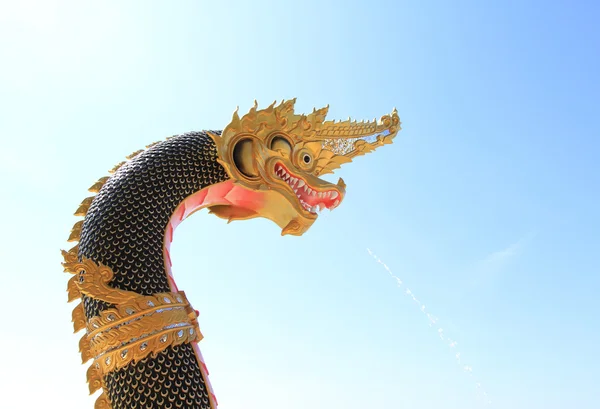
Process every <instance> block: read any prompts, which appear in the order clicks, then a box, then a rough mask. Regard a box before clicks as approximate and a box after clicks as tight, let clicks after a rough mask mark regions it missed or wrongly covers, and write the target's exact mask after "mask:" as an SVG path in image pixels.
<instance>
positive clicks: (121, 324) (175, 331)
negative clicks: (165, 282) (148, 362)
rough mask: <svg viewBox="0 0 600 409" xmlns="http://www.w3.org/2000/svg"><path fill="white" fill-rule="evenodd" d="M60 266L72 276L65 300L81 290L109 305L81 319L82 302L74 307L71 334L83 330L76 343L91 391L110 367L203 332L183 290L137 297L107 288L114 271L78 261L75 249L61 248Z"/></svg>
mask: <svg viewBox="0 0 600 409" xmlns="http://www.w3.org/2000/svg"><path fill="white" fill-rule="evenodd" d="M63 257H64V262H63V266H64V268H65V271H66V272H69V273H71V274H74V276H73V277H72V278H71V280H69V298H70V299H74V298H76V296H81V294H85V295H87V296H89V297H92V298H95V299H98V300H102V301H104V302H107V303H109V304H113V305H114V308H109V309H107V310H104V311H102V312H101V313H100V315H99V316H97V317H93V318H92V319H90V320H89V321H87V322H86V319H85V314H84V311H83V306H82V304H78V305H77V307H75V309H74V310H73V325H74V329H75V332H77V331H79V330H81V329H84V328H85V329H86V333H85V334H84V336H83V337H82V338H81V340H80V342H79V351H80V352H81V358H82V361H83V362H84V363H85V362H87V361H88V360H90V359H93V363H92V366H91V367H90V368H89V369H88V371H87V378H88V383H89V389H90V393H93V392H95V391H97V390H98V389H100V388H101V387H102V386H103V381H102V379H103V376H104V375H105V374H107V373H109V372H111V371H115V370H118V369H120V368H123V367H125V366H126V365H128V364H129V363H131V362H137V361H139V360H141V359H144V358H146V357H147V356H149V355H151V354H152V355H155V354H157V353H158V352H161V351H163V350H165V349H166V348H167V347H169V346H174V345H180V344H183V343H190V342H199V341H200V340H202V338H203V337H202V334H201V332H200V329H199V327H198V321H197V314H196V311H195V310H194V309H193V308H192V307H191V306H190V304H189V302H188V300H187V297H186V296H185V293H184V292H177V293H172V292H168V293H158V294H154V295H148V296H147V295H141V294H138V293H135V292H132V291H125V290H120V289H117V288H114V287H111V286H110V285H109V284H108V283H109V282H110V281H111V280H112V278H113V276H114V273H113V271H112V270H111V269H110V268H109V267H107V266H105V265H102V264H97V263H95V262H93V261H92V260H90V259H86V258H82V259H81V261H79V260H78V258H77V254H76V252H73V251H69V252H67V251H63Z"/></svg>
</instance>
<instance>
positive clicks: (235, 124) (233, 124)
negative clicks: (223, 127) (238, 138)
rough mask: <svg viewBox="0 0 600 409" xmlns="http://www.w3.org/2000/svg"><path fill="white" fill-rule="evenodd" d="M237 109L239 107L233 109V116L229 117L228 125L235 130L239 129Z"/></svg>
mask: <svg viewBox="0 0 600 409" xmlns="http://www.w3.org/2000/svg"><path fill="white" fill-rule="evenodd" d="M239 109H240V107H239V106H238V107H237V108H235V111H233V116H232V117H231V123H230V124H229V126H231V128H232V129H235V130H237V129H239V128H240V116H239V115H238V111H239Z"/></svg>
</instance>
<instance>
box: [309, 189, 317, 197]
mask: <svg viewBox="0 0 600 409" xmlns="http://www.w3.org/2000/svg"><path fill="white" fill-rule="evenodd" d="M309 190H310V189H309ZM310 194H311V195H313V196H316V195H317V192H316V191H315V190H313V191H312V192H310Z"/></svg>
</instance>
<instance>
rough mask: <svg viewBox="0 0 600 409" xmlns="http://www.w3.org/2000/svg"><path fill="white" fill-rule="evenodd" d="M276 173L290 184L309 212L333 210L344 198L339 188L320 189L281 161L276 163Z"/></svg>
mask: <svg viewBox="0 0 600 409" xmlns="http://www.w3.org/2000/svg"><path fill="white" fill-rule="evenodd" d="M275 175H277V176H278V177H279V178H280V179H281V180H283V181H284V182H285V183H287V184H288V185H289V186H290V188H291V189H292V190H293V191H294V193H295V194H296V196H298V200H299V201H300V204H301V205H302V207H303V208H304V209H305V210H306V211H307V212H310V213H314V214H316V213H317V212H320V211H321V210H323V209H329V210H333V209H335V208H336V207H337V206H338V205H339V204H340V201H341V200H342V195H341V194H340V192H339V191H338V190H337V189H318V188H316V187H314V186H310V185H309V184H308V183H307V182H306V180H304V179H302V178H301V177H300V176H298V175H296V174H294V173H292V172H290V170H289V169H288V168H286V167H285V166H284V165H283V164H282V163H280V162H277V164H275Z"/></svg>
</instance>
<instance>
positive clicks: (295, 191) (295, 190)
mask: <svg viewBox="0 0 600 409" xmlns="http://www.w3.org/2000/svg"><path fill="white" fill-rule="evenodd" d="M294 193H296V194H298V189H294ZM298 197H300V195H298Z"/></svg>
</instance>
